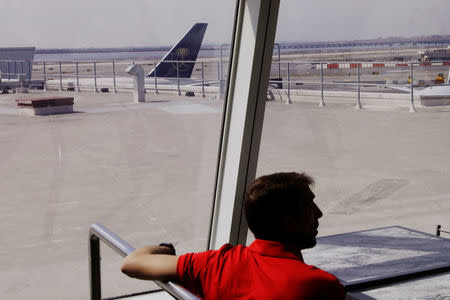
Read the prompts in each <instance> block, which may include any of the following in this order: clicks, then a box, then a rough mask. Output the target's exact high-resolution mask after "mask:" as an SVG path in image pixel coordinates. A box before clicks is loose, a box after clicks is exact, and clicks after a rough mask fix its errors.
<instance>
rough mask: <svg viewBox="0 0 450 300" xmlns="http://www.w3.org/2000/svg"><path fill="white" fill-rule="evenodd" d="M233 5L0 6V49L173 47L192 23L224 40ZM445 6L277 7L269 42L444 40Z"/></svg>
mask: <svg viewBox="0 0 450 300" xmlns="http://www.w3.org/2000/svg"><path fill="white" fill-rule="evenodd" d="M234 5H235V1H233V0H188V1H186V0H184V1H180V0H164V1H160V0H128V1H125V0H76V1H75V0H72V1H69V0H39V1H36V0H0V11H1V12H2V15H1V18H0V28H2V38H1V40H0V47H17V46H35V47H37V48H78V47H145V46H167V45H172V44H174V43H175V42H176V41H177V40H178V39H179V38H180V37H181V36H182V35H183V34H184V33H185V32H186V31H187V30H188V29H189V28H190V27H191V26H192V24H194V23H196V22H207V23H209V25H208V30H207V32H206V35H205V41H204V43H211V44H223V43H229V42H230V40H231V30H232V25H233V16H234V12H235V9H234ZM449 15H450V0H427V1H425V0H377V1H373V0H281V5H280V12H279V18H278V26H277V35H276V41H278V42H280V41H335V40H355V39H366V38H378V37H390V36H405V37H408V36H422V35H433V34H450V22H449V20H448V16H449Z"/></svg>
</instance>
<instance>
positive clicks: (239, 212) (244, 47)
mask: <svg viewBox="0 0 450 300" xmlns="http://www.w3.org/2000/svg"><path fill="white" fill-rule="evenodd" d="M278 7H279V0H269V1H267V0H248V1H239V8H238V17H237V21H236V30H235V37H234V44H233V47H234V49H233V55H232V59H231V65H232V66H231V74H230V76H229V80H230V82H229V90H228V93H227V109H226V112H225V117H224V124H223V136H222V142H221V145H222V148H221V152H220V157H219V168H218V170H217V172H218V173H217V182H216V191H215V204H214V207H215V211H214V214H213V222H212V234H211V239H210V242H209V247H210V248H212V249H217V248H219V247H220V246H221V245H222V244H224V243H231V244H238V243H245V241H246V234H247V226H246V222H245V219H244V218H243V202H244V201H243V200H244V196H245V189H246V187H247V186H248V184H249V183H251V182H252V181H253V179H254V177H255V174H256V163H257V159H258V153H259V145H260V139H261V132H262V123H263V119H264V111H265V101H266V97H267V96H266V93H267V84H268V80H269V74H270V67H271V61H272V54H273V43H274V38H275V29H276V22H277V17H278ZM255 20H256V21H255ZM230 224H231V226H230Z"/></svg>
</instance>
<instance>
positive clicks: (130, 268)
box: [120, 258, 136, 278]
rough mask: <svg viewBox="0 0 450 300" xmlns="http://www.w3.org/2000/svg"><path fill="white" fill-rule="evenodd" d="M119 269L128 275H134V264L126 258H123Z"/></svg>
mask: <svg viewBox="0 0 450 300" xmlns="http://www.w3.org/2000/svg"><path fill="white" fill-rule="evenodd" d="M120 270H121V271H122V273H124V274H125V275H127V276H129V277H133V278H134V277H136V275H135V274H136V265H135V264H134V263H133V262H132V261H130V259H128V258H125V259H124V261H123V263H122V267H121V268H120Z"/></svg>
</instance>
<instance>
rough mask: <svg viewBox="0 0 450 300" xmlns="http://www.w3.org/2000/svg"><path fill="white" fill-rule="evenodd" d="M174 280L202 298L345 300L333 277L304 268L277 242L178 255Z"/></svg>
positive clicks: (304, 265)
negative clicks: (176, 279)
mask: <svg viewBox="0 0 450 300" xmlns="http://www.w3.org/2000/svg"><path fill="white" fill-rule="evenodd" d="M177 278H178V280H179V281H180V283H181V284H183V285H184V286H185V287H186V288H188V289H189V290H191V291H192V292H194V293H196V294H197V295H199V296H200V297H202V298H204V299H344V298H345V291H344V287H343V286H342V285H341V283H340V282H339V280H338V279H337V278H336V277H334V276H333V275H331V274H329V273H327V272H325V271H323V270H321V269H318V268H316V267H314V266H309V265H307V264H305V263H304V262H303V259H302V257H301V254H300V253H299V255H296V254H295V253H292V252H290V251H288V250H287V249H286V248H285V247H284V246H283V245H282V244H280V243H277V242H271V241H265V240H255V241H254V242H253V243H252V244H251V245H250V246H249V247H246V246H242V245H239V246H236V247H233V246H231V245H229V244H226V245H224V246H223V247H222V248H220V249H219V250H216V251H212V250H211V251H206V252H202V253H188V254H185V255H182V256H180V258H179V259H178V264H177Z"/></svg>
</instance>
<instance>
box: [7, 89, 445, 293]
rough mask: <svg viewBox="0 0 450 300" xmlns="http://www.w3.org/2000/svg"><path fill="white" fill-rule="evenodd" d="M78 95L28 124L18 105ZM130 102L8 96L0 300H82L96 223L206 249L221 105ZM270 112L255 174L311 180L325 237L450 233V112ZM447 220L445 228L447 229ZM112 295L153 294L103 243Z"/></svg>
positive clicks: (128, 97) (182, 248) (157, 98)
mask: <svg viewBox="0 0 450 300" xmlns="http://www.w3.org/2000/svg"><path fill="white" fill-rule="evenodd" d="M43 95H58V96H60V95H72V96H75V105H74V110H75V111H76V112H75V113H72V114H65V115H53V116H34V117H24V116H18V115H17V114H16V111H15V110H16V108H15V102H14V100H15V99H16V98H19V97H35V96H43ZM132 99H133V96H132V94H131V93H118V94H112V93H105V94H103V93H98V94H94V93H90V92H86V93H85V92H81V93H73V92H72V93H71V92H44V91H30V93H29V94H9V95H0V141H1V144H2V147H1V149H0V154H1V156H0V157H1V158H2V159H1V164H2V168H1V171H0V176H1V180H0V188H1V190H2V194H3V197H2V202H3V203H2V206H1V207H0V217H1V218H2V220H3V222H2V224H3V226H2V228H1V230H0V232H1V237H2V240H3V241H4V243H2V245H1V246H0V253H1V254H2V255H1V257H2V258H1V259H0V264H1V265H2V268H1V271H0V281H1V282H2V283H3V284H2V286H1V293H2V294H3V295H5V297H7V298H14V299H29V298H34V299H86V298H88V292H89V284H88V283H89V281H88V278H89V276H88V250H87V249H88V229H89V226H90V225H91V224H92V223H94V222H100V223H102V224H103V225H105V226H107V227H108V228H110V229H111V230H112V231H114V232H116V233H117V234H118V235H119V236H121V237H122V238H124V239H125V240H127V241H128V242H130V244H132V245H134V246H141V245H145V244H148V243H150V244H151V243H159V242H162V241H171V242H174V243H175V246H176V247H177V250H178V253H184V252H187V251H194V250H201V249H204V248H205V246H206V235H207V233H208V226H209V220H210V209H211V203H212V199H211V198H212V192H213V183H214V182H213V181H214V176H215V167H216V158H217V149H218V142H219V136H218V135H219V132H220V127H221V112H222V107H223V101H222V100H220V99H219V98H218V97H216V98H199V97H185V96H177V95H176V94H160V95H154V94H147V101H149V102H146V103H133V102H132ZM317 104H318V102H311V101H301V100H296V101H294V103H293V104H291V105H286V104H284V103H283V102H281V101H270V102H268V103H267V109H266V116H265V124H264V129H263V136H262V141H261V150H260V159H259V165H258V172H257V173H258V175H262V174H266V173H269V172H275V171H287V170H296V171H306V172H308V173H310V174H311V175H312V176H313V177H315V178H316V181H317V184H316V186H315V188H314V192H315V194H316V201H317V203H318V205H319V206H320V208H321V209H322V211H323V213H324V216H323V218H322V219H321V220H320V228H319V235H320V236H325V235H330V234H336V233H343V232H349V231H354V230H363V229H369V228H375V227H383V226H391V225H401V226H405V227H409V228H412V229H416V230H421V231H424V232H428V233H434V231H435V225H436V224H442V225H443V226H444V227H445V226H447V227H448V226H449V225H450V224H448V220H450V202H449V201H448V194H449V188H448V182H449V181H450V162H449V159H448V157H449V154H450V152H449V149H450V136H449V134H448V129H449V124H450V123H449V115H450V107H449V106H442V107H431V108H419V109H418V113H415V114H414V113H409V112H408V111H407V110H406V109H403V108H402V107H400V108H399V107H397V106H389V105H381V106H373V105H372V106H370V105H369V106H366V108H365V109H363V110H360V111H357V110H355V109H354V99H349V100H348V101H340V102H338V103H335V102H331V103H327V106H325V107H319V106H318V105H317ZM446 222H447V223H446ZM102 257H103V259H102V278H103V293H104V296H105V297H111V296H119V295H123V294H128V293H132V292H138V291H145V290H149V289H151V288H154V285H153V284H151V283H146V282H138V281H135V280H130V279H127V278H126V277H125V276H124V275H122V274H120V271H119V268H120V261H121V259H120V258H119V256H118V255H116V254H115V253H113V252H112V251H111V250H109V249H107V248H106V247H102Z"/></svg>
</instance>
